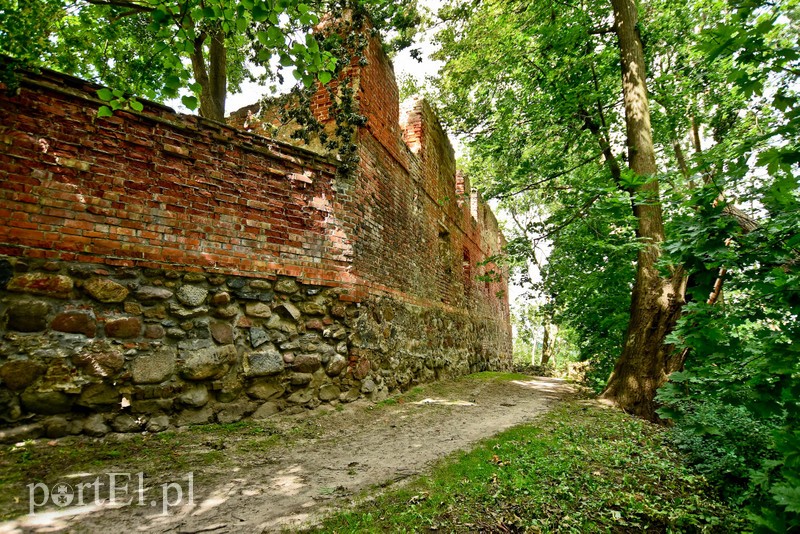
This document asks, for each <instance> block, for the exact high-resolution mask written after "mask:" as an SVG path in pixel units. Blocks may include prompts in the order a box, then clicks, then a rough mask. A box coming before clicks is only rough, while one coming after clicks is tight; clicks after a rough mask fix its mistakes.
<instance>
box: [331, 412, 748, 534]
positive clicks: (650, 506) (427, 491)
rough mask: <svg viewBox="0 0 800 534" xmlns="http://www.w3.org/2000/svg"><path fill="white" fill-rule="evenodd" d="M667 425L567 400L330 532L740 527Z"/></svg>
mask: <svg viewBox="0 0 800 534" xmlns="http://www.w3.org/2000/svg"><path fill="white" fill-rule="evenodd" d="M746 529H747V523H746V522H745V519H744V517H743V514H742V513H741V512H737V511H734V510H731V509H730V508H728V507H727V506H726V505H724V504H723V503H722V502H721V501H720V500H719V499H718V498H717V497H716V496H715V495H714V494H713V492H712V491H711V490H710V488H709V486H708V485H707V483H706V482H705V480H704V479H703V478H702V477H700V476H698V475H696V474H693V473H692V472H691V470H690V469H689V468H687V467H686V466H684V465H683V464H682V462H681V458H680V455H679V454H678V453H677V452H675V451H673V450H672V449H670V448H669V447H668V446H667V445H666V444H665V441H664V429H662V428H660V427H658V426H656V425H652V424H649V423H647V422H644V421H641V420H638V419H634V418H632V417H630V416H627V415H625V414H624V413H622V412H620V411H618V410H614V409H610V408H605V407H602V406H600V405H598V404H596V403H594V402H591V401H588V402H587V401H577V400H576V401H572V402H568V403H565V404H564V405H562V406H560V407H559V408H556V409H554V410H553V411H551V412H549V413H548V414H546V415H544V416H542V417H541V418H539V419H538V420H537V421H536V422H535V423H534V424H531V425H525V426H521V427H516V428H513V429H511V430H509V431H506V432H504V433H502V434H500V435H499V436H497V437H496V438H493V439H490V440H487V441H485V442H483V443H481V444H480V445H479V446H478V447H477V448H475V449H474V450H472V451H470V452H467V453H461V454H459V455H456V456H455V457H453V458H450V459H448V460H447V461H445V462H443V463H441V464H440V465H439V467H437V468H436V469H435V470H434V472H433V473H432V474H431V475H430V476H429V477H423V478H420V479H418V480H416V481H415V482H412V483H411V484H409V485H408V486H406V487H404V488H400V489H397V490H394V491H390V492H388V493H385V494H383V495H381V496H379V497H378V498H377V499H375V500H372V501H366V502H362V503H359V504H358V505H357V506H356V507H355V508H354V509H352V510H346V511H342V512H340V513H337V514H336V515H333V516H331V517H329V518H327V519H326V520H324V522H323V523H322V524H321V526H320V527H319V529H318V530H319V531H322V532H336V533H344V532H430V531H435V532H476V531H480V532H487V531H488V532H576V533H588V532H642V531H649V532H740V531H742V530H746Z"/></svg>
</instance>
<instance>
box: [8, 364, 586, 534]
mask: <svg viewBox="0 0 800 534" xmlns="http://www.w3.org/2000/svg"><path fill="white" fill-rule="evenodd" d="M574 392H575V389H574V388H573V387H572V386H570V385H569V384H567V383H566V382H564V381H562V380H559V379H553V378H530V379H526V380H519V381H500V380H493V379H489V380H486V379H469V378H466V379H460V380H454V381H448V382H440V383H437V384H435V385H433V386H430V387H428V388H426V390H425V393H424V394H425V395H426V396H427V397H429V399H428V402H425V401H423V402H422V403H419V402H418V403H403V404H394V405H386V404H384V405H381V406H375V407H372V405H370V404H368V403H365V402H358V403H353V404H350V405H347V406H346V408H345V409H344V410H342V411H331V412H329V413H327V414H325V415H323V416H321V417H320V416H319V414H317V415H314V414H313V413H312V414H310V415H306V416H305V418H306V419H308V418H311V417H316V418H317V419H316V421H317V422H318V425H319V429H318V430H319V431H318V432H316V433H315V434H314V437H313V438H303V437H300V438H298V439H292V440H291V441H290V442H288V443H285V444H284V443H279V444H278V445H277V446H275V447H273V448H270V449H268V450H266V451H264V452H262V453H260V454H259V453H258V452H253V453H251V454H247V455H245V454H238V455H237V456H236V457H234V458H232V460H233V465H234V466H235V467H234V468H233V469H231V468H226V469H225V470H221V469H217V470H215V468H214V467H213V466H199V467H198V469H197V470H195V476H196V480H195V482H194V484H193V504H192V505H189V504H187V505H185V506H183V507H175V508H172V509H171V510H170V513H169V514H168V515H161V514H160V511H161V510H160V508H150V507H147V506H135V505H130V506H123V507H101V508H92V507H86V508H85V509H80V510H78V509H72V510H67V509H65V511H64V512H63V513H62V515H58V514H56V515H52V516H47V517H45V518H43V517H39V518H38V519H37V521H36V522H35V523H31V522H30V521H28V519H27V518H20V520H19V522H17V524H16V525H14V526H13V527H12V528H11V529H5V530H4V529H3V528H2V527H3V525H0V532H54V531H68V532H124V533H130V532H178V533H184V534H188V533H200V532H209V533H223V532H228V533H251V532H253V533H261V532H273V531H282V530H294V529H296V528H299V527H301V526H302V525H305V524H308V523H309V522H313V520H314V518H315V517H319V516H320V515H321V514H324V512H325V511H326V510H328V509H330V508H334V507H340V506H344V505H347V504H348V503H349V502H350V499H351V498H352V497H356V496H358V495H359V494H360V493H362V492H364V491H365V490H375V491H378V489H379V488H381V487H386V486H389V485H392V484H394V483H397V482H399V481H402V480H404V479H407V478H408V477H411V476H413V475H416V474H420V473H423V472H425V470H427V469H429V468H430V466H431V465H432V464H433V463H434V462H435V461H437V460H439V459H440V458H442V457H444V456H446V455H448V454H450V453H452V452H454V451H457V450H459V449H468V448H470V446H472V445H473V444H474V443H476V442H477V441H479V440H481V439H483V438H486V437H489V436H492V435H494V434H496V433H498V432H500V431H502V430H504V429H507V428H509V427H511V426H514V425H518V424H521V423H525V422H528V421H531V420H532V419H534V418H535V417H536V416H538V415H540V414H542V413H544V412H546V411H548V410H549V409H550V408H551V407H552V406H554V405H555V404H556V403H558V402H559V401H560V400H562V399H565V398H566V397H568V396H570V395H571V394H573V393H574ZM277 419H279V420H280V421H279V424H281V425H293V424H294V425H296V424H298V422H300V421H301V420H302V419H303V416H289V417H278V418H277ZM229 459H230V458H229ZM168 475H169V474H168V473H160V474H158V475H156V476H154V477H152V480H151V479H148V484H150V485H151V486H152V488H151V490H152V493H150V494H149V495H148V497H147V498H150V496H153V495H155V493H156V492H159V494H160V492H161V488H160V487H156V486H160V483H161V480H169V478H168ZM156 481H158V482H156ZM159 506H160V504H159ZM67 514H70V515H67ZM36 523H39V524H38V525H37V524H36ZM6 526H7V527H9V526H11V525H8V524H7V525H6Z"/></svg>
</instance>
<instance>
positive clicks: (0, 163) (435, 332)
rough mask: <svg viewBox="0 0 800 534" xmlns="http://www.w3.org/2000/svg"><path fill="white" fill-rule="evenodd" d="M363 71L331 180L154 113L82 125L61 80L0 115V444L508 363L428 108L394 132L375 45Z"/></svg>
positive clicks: (26, 86)
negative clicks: (350, 134) (342, 170)
mask: <svg viewBox="0 0 800 534" xmlns="http://www.w3.org/2000/svg"><path fill="white" fill-rule="evenodd" d="M368 60H369V61H368V64H367V66H366V67H364V68H363V70H362V71H361V72H360V73H359V75H358V76H357V79H356V84H357V89H358V90H357V98H358V103H359V108H360V110H361V112H362V113H363V114H364V115H365V116H366V117H367V119H368V121H367V125H366V126H365V127H363V128H361V129H360V130H359V131H358V134H357V138H358V144H359V156H360V158H361V160H360V164H359V169H358V170H357V172H356V173H354V174H353V176H351V177H349V178H341V177H337V176H336V163H335V161H334V160H333V159H332V158H328V157H325V156H321V155H319V154H318V153H314V152H312V151H309V150H305V149H303V148H298V147H295V146H292V145H289V144H287V143H284V142H280V141H276V140H273V139H268V138H265V137H262V136H260V135H257V134H256V133H252V132H248V131H245V130H243V129H237V128H233V127H228V126H225V125H222V124H218V123H214V122H210V121H204V120H202V119H199V118H197V117H190V116H183V115H178V114H175V113H174V112H173V111H171V110H170V109H168V108H164V107H162V106H158V105H155V104H147V105H146V107H145V110H144V111H143V112H142V113H136V112H118V113H116V114H115V116H114V117H111V118H97V116H96V112H97V108H98V107H99V105H100V104H101V103H100V102H99V101H98V100H97V99H96V98H95V96H94V92H95V90H96V89H97V88H96V87H95V86H92V85H91V84H88V83H87V82H84V81H81V80H77V79H75V78H71V77H68V76H62V75H58V74H55V73H44V74H41V75H29V76H27V77H26V79H25V80H24V81H23V84H22V87H21V90H20V92H19V94H17V95H14V96H10V95H7V94H3V95H0V335H2V338H0V420H2V421H5V423H6V424H7V425H9V426H10V427H13V428H14V429H15V430H13V431H0V438H2V437H3V436H6V437H9V439H17V438H19V437H20V436H23V435H32V436H35V435H42V434H47V435H50V436H58V435H63V434H65V433H77V432H82V431H83V432H87V433H90V434H94V435H101V434H102V433H104V432H107V431H109V430H110V429H114V430H117V431H134V430H141V429H150V430H159V429H162V428H165V427H167V426H169V425H173V424H178V425H182V424H193V423H205V422H209V421H220V422H227V421H233V420H237V419H239V418H241V417H245V416H248V415H250V414H252V413H254V412H255V414H256V415H257V416H266V415H269V414H271V413H274V412H276V411H279V410H293V411H297V410H301V409H304V408H308V407H314V406H316V405H318V404H320V403H323V402H326V403H337V402H347V401H349V400H353V399H355V398H358V397H359V396H362V395H366V396H369V397H370V398H373V399H380V398H383V397H385V396H386V395H387V394H389V393H391V392H394V391H399V390H404V389H406V388H407V387H409V386H410V385H412V384H414V383H417V382H424V381H429V380H433V379H435V378H437V377H444V376H454V375H458V374H463V373H466V372H470V371H477V370H484V369H490V368H491V369H499V368H503V367H504V366H506V365H507V364H508V362H509V361H510V355H511V347H510V326H509V317H508V300H507V294H506V293H505V289H506V282H505V280H504V279H499V280H496V281H488V282H484V281H478V280H476V276H477V275H479V274H481V273H483V272H485V271H486V270H487V269H490V268H491V267H492V266H491V265H488V266H483V265H481V264H480V263H481V262H482V261H483V260H485V259H486V258H488V257H490V256H491V255H493V254H496V253H497V252H499V250H500V247H501V246H502V243H503V241H502V235H501V233H500V232H499V230H498V228H497V223H496V220H495V219H494V215H493V214H492V213H491V210H490V209H488V207H487V206H486V205H485V204H484V203H483V202H482V201H480V199H479V198H478V197H477V193H475V192H472V191H471V189H470V188H469V184H468V180H466V179H465V178H464V177H461V176H460V177H458V178H457V177H456V169H455V158H454V156H453V152H452V148H451V147H450V143H449V141H448V140H447V136H446V135H445V133H444V132H443V130H442V128H441V126H440V125H439V123H438V120H437V119H436V117H435V116H434V114H433V112H432V110H431V109H430V107H429V106H428V105H427V104H426V103H425V102H422V101H420V102H415V103H411V104H410V105H409V106H408V107H407V108H406V109H404V112H403V117H402V119H401V112H400V108H399V103H398V101H397V94H398V93H397V86H396V83H395V81H394V75H393V73H392V70H391V65H390V63H389V61H388V59H387V58H386V56H385V55H384V54H383V52H382V49H381V48H380V44H379V43H377V42H376V41H375V42H373V43H372V44H371V45H370V48H369V49H368ZM321 100H322V99H321ZM317 111H318V113H319V116H320V117H321V118H322V119H325V118H326V116H327V111H326V110H325V109H324V107H321V108H319V109H318V110H317ZM22 423H27V424H26V425H24V426H20V425H22ZM4 432H5V433H4Z"/></svg>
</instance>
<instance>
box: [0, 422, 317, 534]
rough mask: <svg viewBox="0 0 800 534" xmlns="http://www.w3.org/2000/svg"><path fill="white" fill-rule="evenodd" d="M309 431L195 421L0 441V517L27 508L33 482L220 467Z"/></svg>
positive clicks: (310, 429)
mask: <svg viewBox="0 0 800 534" xmlns="http://www.w3.org/2000/svg"><path fill="white" fill-rule="evenodd" d="M312 433H313V426H312V425H306V424H299V425H298V426H297V427H294V428H293V429H290V430H287V431H281V430H278V429H277V428H276V427H275V426H274V424H273V423H271V422H269V421H241V422H238V423H230V424H224V425H198V426H193V427H190V428H189V430H188V431H183V432H172V431H170V432H162V433H160V434H135V435H134V434H129V435H125V436H122V437H116V436H107V437H106V438H104V439H88V438H85V437H67V438H63V439H61V440H58V441H49V442H48V441H47V440H37V441H29V442H24V443H22V444H17V445H14V446H11V445H3V446H0V520H5V519H11V518H13V517H17V516H20V515H24V514H25V513H27V512H28V502H27V497H28V493H27V492H28V490H27V487H26V486H27V484H30V483H33V482H43V483H45V484H47V485H48V486H50V485H52V484H54V483H56V482H59V481H63V480H65V479H67V478H68V477H69V476H70V475H73V474H76V473H89V474H92V475H93V476H96V475H99V474H103V473H107V472H111V471H116V472H122V473H138V472H144V473H146V474H147V475H148V476H149V475H156V476H158V475H159V474H163V473H183V472H188V471H192V470H195V471H196V470H197V467H198V466H213V467H214V469H220V468H225V467H226V466H230V465H232V462H234V461H235V459H236V458H239V457H241V456H242V455H247V454H248V453H250V454H252V453H254V452H265V451H268V450H270V449H272V448H273V447H276V446H277V445H279V444H281V445H283V444H285V443H287V441H290V440H291V439H292V438H294V437H298V436H299V437H306V436H308V435H310V434H312ZM195 474H196V475H198V476H202V473H195ZM93 476H92V477H91V478H93Z"/></svg>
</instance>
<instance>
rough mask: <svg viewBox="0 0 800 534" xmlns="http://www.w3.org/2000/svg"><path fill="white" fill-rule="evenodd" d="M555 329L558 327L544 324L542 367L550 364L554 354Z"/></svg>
mask: <svg viewBox="0 0 800 534" xmlns="http://www.w3.org/2000/svg"><path fill="white" fill-rule="evenodd" d="M557 328H558V327H557V326H556V325H554V324H550V323H545V324H544V339H543V340H542V366H545V365H547V364H548V363H550V359H551V358H552V357H553V354H554V353H555V348H556V332H557ZM554 363H555V362H554Z"/></svg>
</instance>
